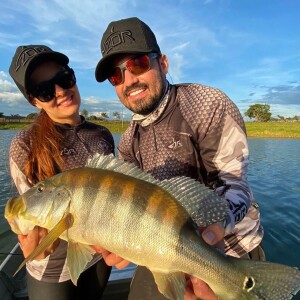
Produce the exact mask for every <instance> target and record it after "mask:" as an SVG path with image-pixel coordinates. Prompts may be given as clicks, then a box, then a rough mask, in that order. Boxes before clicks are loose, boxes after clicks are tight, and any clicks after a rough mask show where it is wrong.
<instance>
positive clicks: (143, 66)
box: [107, 53, 158, 86]
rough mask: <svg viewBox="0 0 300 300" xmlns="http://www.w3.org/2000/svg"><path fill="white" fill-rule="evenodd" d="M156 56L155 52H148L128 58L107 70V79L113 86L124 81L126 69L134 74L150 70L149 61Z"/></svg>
mask: <svg viewBox="0 0 300 300" xmlns="http://www.w3.org/2000/svg"><path fill="white" fill-rule="evenodd" d="M156 57H158V54H157V53H150V54H144V55H142V56H137V57H134V58H131V59H128V60H127V61H125V62H123V63H122V64H120V65H118V66H116V67H114V68H113V69H112V70H111V71H110V72H109V75H108V77H107V79H108V80H109V82H110V83H111V84H112V85H113V86H116V85H119V84H121V83H123V82H124V71H125V70H128V71H129V72H130V73H132V74H133V75H136V76H138V75H142V74H143V73H146V72H147V71H149V70H150V68H151V61H152V59H154V58H156Z"/></svg>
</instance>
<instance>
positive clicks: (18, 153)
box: [9, 137, 31, 195]
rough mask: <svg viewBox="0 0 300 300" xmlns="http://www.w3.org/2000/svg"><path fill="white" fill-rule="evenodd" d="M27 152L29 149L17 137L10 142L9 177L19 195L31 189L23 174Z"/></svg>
mask: <svg viewBox="0 0 300 300" xmlns="http://www.w3.org/2000/svg"><path fill="white" fill-rule="evenodd" d="M28 151H29V149H28V147H27V145H26V143H25V142H24V141H22V140H21V139H19V138H18V137H15V138H14V139H13V140H12V143H11V145H10V151H9V166H10V175H11V177H12V179H13V181H14V183H15V186H16V188H17V190H18V192H19V194H20V195H21V194H23V193H24V192H26V191H27V190H28V189H29V188H30V187H31V185H30V184H29V182H28V181H27V180H26V176H25V174H24V172H23V170H24V166H25V162H26V158H27V157H28Z"/></svg>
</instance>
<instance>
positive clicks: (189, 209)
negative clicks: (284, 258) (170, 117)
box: [5, 155, 300, 300]
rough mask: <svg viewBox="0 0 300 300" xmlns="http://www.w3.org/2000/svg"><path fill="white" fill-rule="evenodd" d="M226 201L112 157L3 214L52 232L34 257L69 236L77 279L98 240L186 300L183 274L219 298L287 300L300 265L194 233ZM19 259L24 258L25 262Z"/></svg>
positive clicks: (17, 228) (16, 201)
mask: <svg viewBox="0 0 300 300" xmlns="http://www.w3.org/2000/svg"><path fill="white" fill-rule="evenodd" d="M227 211H228V206H227V202H226V201H225V200H224V199H223V198H221V197H219V196H218V195H217V194H216V193H215V192H213V191H212V190H210V189H208V188H207V187H205V186H204V185H202V184H200V183H199V182H197V181H195V180H193V179H190V178H187V177H176V178H172V179H169V180H163V181H158V180H156V179H154V178H153V177H152V176H151V175H150V174H147V173H144V172H142V171H141V170H139V169H138V168H137V167H135V166H133V165H132V164H129V163H126V162H124V161H122V160H118V159H115V158H114V157H113V156H111V155H110V156H98V157H95V158H93V159H92V160H91V161H90V162H89V164H88V165H87V166H86V167H83V168H78V169H73V170H69V171H66V172H63V173H60V174H57V175H55V176H53V177H51V178H49V179H46V180H44V181H42V182H39V183H37V184H36V185H35V186H33V187H32V188H31V189H29V190H28V191H27V192H25V193H24V194H23V195H21V196H19V197H14V198H12V199H10V200H9V201H8V203H7V205H6V208H5V218H6V219H7V220H8V222H9V224H10V226H11V228H12V230H13V231H14V232H15V233H16V234H23V235H25V234H27V233H28V232H29V231H30V230H32V229H33V228H34V226H40V227H44V228H47V229H49V230H50V232H49V234H48V236H46V237H45V238H44V239H43V240H42V242H41V243H40V244H39V246H38V247H37V248H36V249H35V251H34V252H33V253H32V254H31V255H30V256H29V257H27V259H26V260H25V262H26V261H28V260H31V259H34V258H35V257H36V256H37V255H38V254H39V253H41V252H42V251H43V250H44V249H45V248H47V247H48V246H49V245H50V244H51V243H52V242H53V241H54V240H55V239H57V238H58V237H59V238H61V239H63V240H65V241H67V242H68V250H67V265H68V268H69V271H70V275H71V279H72V281H73V282H74V283H75V284H76V282H77V280H78V277H79V275H80V273H81V272H83V270H84V268H85V267H86V265H87V263H88V262H89V261H90V260H91V259H92V256H93V254H94V250H93V249H92V248H91V247H90V246H89V245H98V246H102V247H103V248H105V249H107V250H108V251H110V252H112V253H115V254H117V255H119V256H121V257H122V258H124V259H126V260H128V261H131V262H133V263H135V264H137V265H142V266H146V267H147V268H149V269H150V270H151V272H152V273H153V275H154V278H155V281H156V283H157V286H158V288H159V290H160V292H161V293H163V294H164V295H165V297H167V298H169V299H172V300H183V299H184V289H185V285H186V280H185V275H184V274H185V273H186V274H190V275H193V276H195V277H198V278H200V279H202V280H203V281H205V282H206V283H208V284H209V286H210V287H211V288H212V290H213V291H214V292H215V294H216V295H217V296H218V299H220V300H230V299H237V300H242V299H264V300H266V299H270V300H284V299H291V298H292V296H293V294H296V293H297V291H299V288H300V271H299V270H298V269H296V268H292V267H289V266H285V265H280V264H275V263H270V262H259V261H252V260H242V259H237V258H233V257H229V256H226V255H224V254H222V253H221V252H220V251H218V250H217V249H215V248H214V247H212V246H209V245H207V244H206V243H205V242H204V241H203V239H202V238H201V236H199V234H197V231H196V229H195V228H196V224H195V222H193V221H192V219H193V220H197V225H198V226H207V225H208V224H212V223H215V222H220V221H222V220H224V219H225V218H226V215H227ZM25 262H24V263H25Z"/></svg>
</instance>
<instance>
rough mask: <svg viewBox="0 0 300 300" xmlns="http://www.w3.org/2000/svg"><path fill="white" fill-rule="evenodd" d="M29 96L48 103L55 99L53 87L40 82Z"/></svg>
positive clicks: (47, 83) (48, 83)
mask: <svg viewBox="0 0 300 300" xmlns="http://www.w3.org/2000/svg"><path fill="white" fill-rule="evenodd" d="M31 94H32V95H33V96H34V97H36V98H38V99H39V100H40V101H41V102H48V101H50V100H52V99H53V98H54V97H55V86H54V84H52V83H50V82H42V83H40V84H39V85H37V86H35V88H34V89H33V91H32V92H31Z"/></svg>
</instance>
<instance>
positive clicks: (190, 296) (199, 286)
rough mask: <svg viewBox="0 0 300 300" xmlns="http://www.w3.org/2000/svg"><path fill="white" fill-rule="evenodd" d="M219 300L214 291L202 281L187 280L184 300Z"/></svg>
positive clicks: (193, 278)
mask: <svg viewBox="0 0 300 300" xmlns="http://www.w3.org/2000/svg"><path fill="white" fill-rule="evenodd" d="M199 298H200V299H203V300H217V297H216V295H215V294H214V292H213V291H212V289H211V288H210V287H209V286H208V285H207V284H206V283H205V282H204V281H202V280H200V279H198V278H196V277H193V276H191V277H189V278H187V285H186V289H185V293H184V300H197V299H199Z"/></svg>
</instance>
